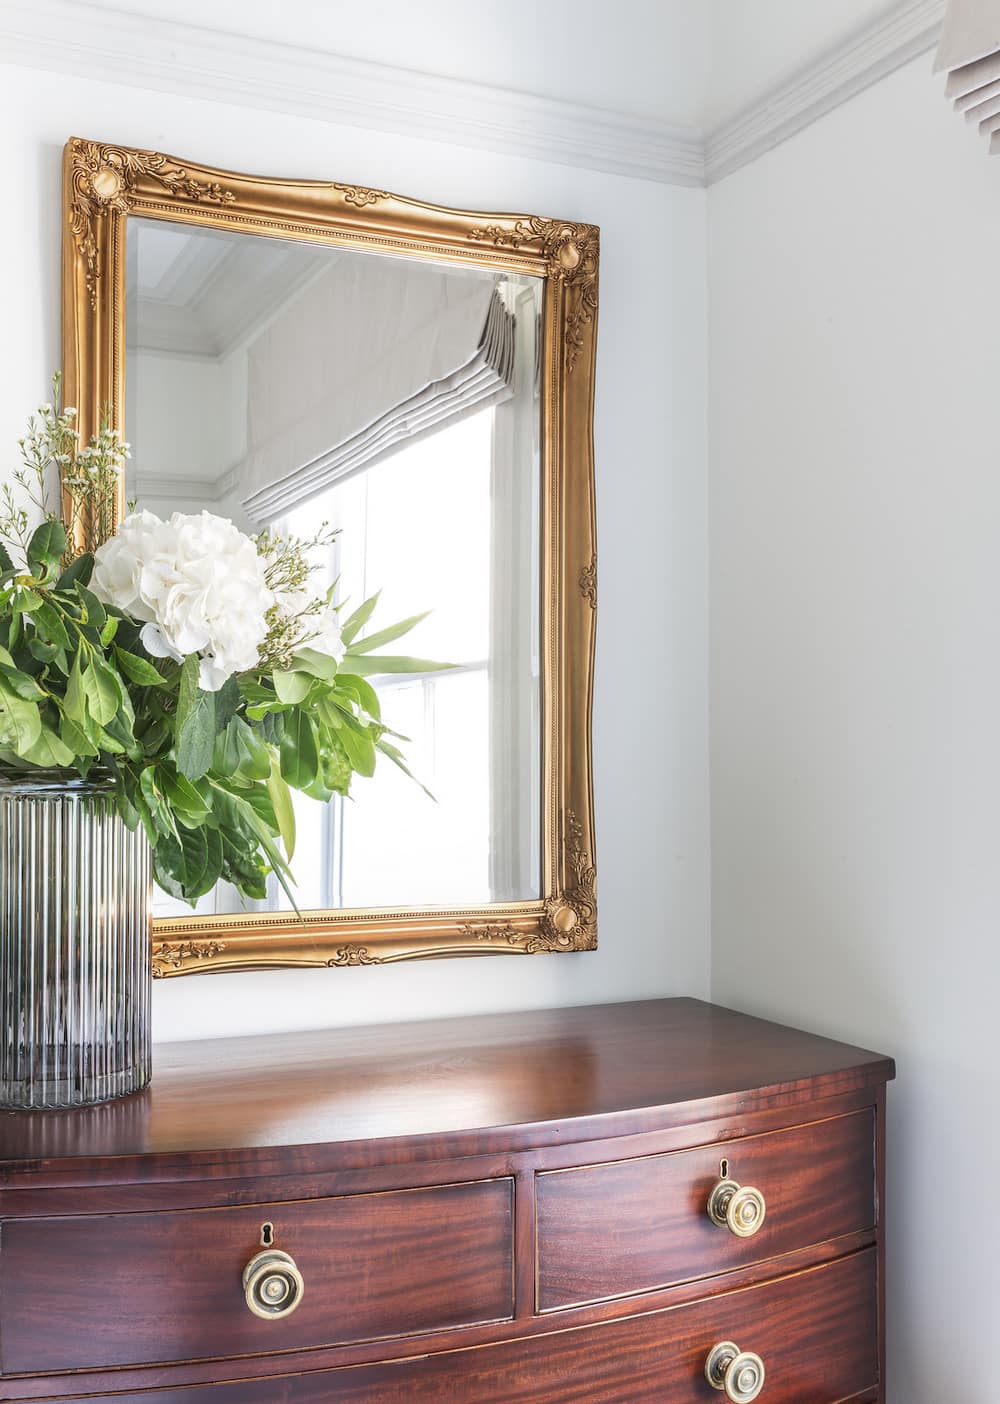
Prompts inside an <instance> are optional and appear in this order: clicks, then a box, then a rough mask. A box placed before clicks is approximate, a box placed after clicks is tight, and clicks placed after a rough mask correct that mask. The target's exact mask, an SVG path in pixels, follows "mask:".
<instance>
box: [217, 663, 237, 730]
mask: <svg viewBox="0 0 1000 1404" xmlns="http://www.w3.org/2000/svg"><path fill="white" fill-rule="evenodd" d="M242 701H243V697H242V695H241V693H240V685H239V683H238V682H237V681H236V679H235V677H230V678H227V679H226V681H225V682H224V683H223V684H222V686H221V687H220V688H219V690H218V692H217V693H216V694H215V729H216V731H217V732H218V731H222V730H223V728H224V727H226V726H228V725H229V721H230V719H231V718H232V717H235V715H236V713H237V712H238V711H239V709H240V704H241V702H242Z"/></svg>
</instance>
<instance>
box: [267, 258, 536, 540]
mask: <svg viewBox="0 0 1000 1404" xmlns="http://www.w3.org/2000/svg"><path fill="white" fill-rule="evenodd" d="M514 332H515V323H514V317H513V315H512V313H511V312H510V311H509V310H508V308H507V307H506V305H505V303H504V298H503V294H502V292H501V290H500V288H499V287H498V286H497V285H496V283H495V281H494V279H492V278H483V277H481V276H472V275H466V276H463V275H462V274H461V272H460V271H457V270H453V269H444V268H441V267H439V266H435V265H431V264H421V263H418V262H416V261H413V262H410V261H404V260H395V259H383V258H369V259H365V260H364V261H360V260H355V261H350V262H349V261H348V260H344V261H343V262H342V263H340V264H338V265H335V266H334V268H332V269H331V270H330V271H329V272H328V273H326V274H324V275H323V276H322V277H321V278H320V279H319V280H317V281H316V282H314V283H313V284H311V285H310V286H309V287H308V288H307V289H306V290H305V291H304V292H303V293H302V294H300V296H299V298H298V299H297V300H296V302H295V303H294V304H293V305H292V306H291V307H290V308H288V309H287V311H286V312H284V313H283V314H282V315H281V316H280V317H279V318H278V319H277V320H276V321H275V322H274V323H272V324H271V326H269V327H268V329H267V330H266V331H265V332H264V333H263V334H262V335H261V336H260V337H259V338H258V339H257V341H256V342H254V343H253V344H252V345H251V346H250V348H249V351H248V408H247V446H248V455H247V472H246V482H247V486H248V489H249V491H248V496H247V497H246V499H245V501H244V506H245V507H246V510H247V512H248V513H249V514H250V516H251V517H253V518H254V519H255V520H256V521H258V522H261V523H264V522H270V521H274V520H275V519H277V518H280V517H281V516H283V515H284V514H285V513H286V512H288V511H289V510H290V509H292V508H293V507H297V506H301V505H302V504H303V503H305V502H308V501H309V500H310V499H311V498H313V497H316V496H317V495H318V494H320V493H322V492H325V491H327V490H328V489H329V488H330V487H332V486H333V485H334V483H336V482H340V481H342V480H343V479H344V478H346V477H349V476H350V475H351V474H353V473H356V472H358V471H359V470H360V469H362V468H366V467H368V466H370V465H371V464H373V463H375V462H377V461H378V460H379V459H381V458H385V457H387V456H388V455H389V454H390V453H393V452H395V451H396V449H397V448H398V447H399V446H400V445H401V444H402V443H404V442H407V441H412V440H414V439H417V438H421V437H423V436H425V435H427V434H430V433H433V432H435V431H436V430H437V429H439V428H441V427H442V426H443V425H444V424H446V423H453V422H455V421H456V420H457V419H460V418H463V417H464V416H466V415H469V414H473V413H475V412H477V411H478V410H480V409H483V408H485V407H486V406H487V405H491V404H497V403H499V402H500V401H502V400H505V399H508V398H509V397H510V395H511V393H512V379H513V366H514Z"/></svg>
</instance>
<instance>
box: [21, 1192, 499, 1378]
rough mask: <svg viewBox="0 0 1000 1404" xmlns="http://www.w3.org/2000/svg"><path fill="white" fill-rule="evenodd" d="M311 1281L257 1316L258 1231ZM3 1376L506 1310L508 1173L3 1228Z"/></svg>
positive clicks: (384, 1331) (471, 1319)
mask: <svg viewBox="0 0 1000 1404" xmlns="http://www.w3.org/2000/svg"><path fill="white" fill-rule="evenodd" d="M265 1222H267V1223H270V1224H272V1225H273V1239H274V1246H275V1247H276V1248H278V1249H281V1250H283V1251H284V1252H286V1253H289V1254H290V1255H291V1256H292V1258H293V1259H294V1261H295V1263H296V1264H297V1266H298V1268H299V1270H300V1272H301V1274H302V1279H303V1283H304V1293H303V1296H302V1300H301V1304H300V1305H299V1306H298V1307H297V1309H296V1310H295V1311H294V1312H292V1313H291V1314H290V1315H288V1316H285V1317H282V1318H278V1319H273V1320H262V1319H260V1318H259V1317H257V1316H255V1315H254V1314H252V1313H251V1311H250V1309H249V1308H248V1306H247V1304H246V1300H245V1297H244V1288H243V1282H242V1274H243V1268H244V1266H245V1264H246V1263H247V1262H248V1261H249V1260H250V1259H251V1258H253V1257H254V1255H255V1254H256V1253H258V1252H259V1251H260V1246H261V1234H262V1226H263V1225H264V1223H265ZM0 1301H2V1302H3V1332H2V1337H0V1368H2V1370H3V1372H4V1373H5V1374H17V1373H42V1372H48V1371H54V1370H62V1369H81V1368H87V1367H101V1366H116V1365H137V1364H145V1363H156V1362H160V1361H163V1362H170V1361H178V1360H197V1359H204V1358H209V1357H225V1356H232V1355H253V1354H258V1353H268V1354H269V1353H272V1352H274V1351H286V1350H295V1349H302V1348H308V1347H312V1346H321V1345H333V1344H338V1343H346V1342H351V1341H361V1340H367V1339H371V1338H376V1337H389V1336H400V1335H408V1334H411V1333H415V1332H423V1331H433V1330H442V1329H447V1328H450V1327H457V1326H463V1325H470V1324H473V1323H477V1322H486V1321H497V1320H503V1319H506V1318H509V1317H510V1316H511V1315H512V1313H513V1182H512V1181H511V1180H510V1179H506V1178H504V1179H497V1180H485V1181H478V1182H474V1183H467V1184H454V1185H444V1186H439V1187H435V1188H432V1189H414V1190H396V1191H391V1192H387V1193H382V1194H361V1195H352V1196H347V1197H340V1198H330V1199H318V1200H300V1201H290V1202H286V1203H270V1204H258V1205H253V1206H249V1207H240V1208H232V1209H201V1210H187V1211H184V1212H157V1213H135V1214H109V1215H101V1216H86V1217H67V1218H48V1219H44V1218H39V1219H21V1220H14V1221H5V1222H4V1223H3V1224H2V1225H0Z"/></svg>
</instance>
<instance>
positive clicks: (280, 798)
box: [267, 756, 295, 862]
mask: <svg viewBox="0 0 1000 1404" xmlns="http://www.w3.org/2000/svg"><path fill="white" fill-rule="evenodd" d="M267 792H268V794H269V795H270V796H271V804H272V805H273V807H274V817H275V820H276V821H277V825H278V832H279V833H280V835H281V842H282V844H283V845H284V849H285V857H286V858H287V859H288V861H289V862H291V860H292V858H293V857H294V855H295V809H294V807H293V805H292V793H291V791H290V790H289V788H288V786H287V785H286V783H285V781H284V779H283V778H282V775H281V768H280V766H279V764H278V758H277V756H273V757H272V765H271V773H270V775H268V777H267Z"/></svg>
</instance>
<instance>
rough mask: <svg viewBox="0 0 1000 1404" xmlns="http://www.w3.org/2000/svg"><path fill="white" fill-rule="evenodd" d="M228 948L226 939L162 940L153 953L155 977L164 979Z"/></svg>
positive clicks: (213, 957) (212, 957) (220, 953)
mask: <svg viewBox="0 0 1000 1404" xmlns="http://www.w3.org/2000/svg"><path fill="white" fill-rule="evenodd" d="M225 949H226V943H225V942H224V941H161V942H159V943H158V944H157V946H156V950H155V952H154V954H153V978H154V980H159V979H162V978H163V976H164V975H168V974H170V972H171V971H172V970H182V969H183V968H184V967H185V966H187V965H192V964H194V965H196V964H197V963H198V962H199V961H201V960H214V959H215V957H216V956H219V955H222V953H223V951H225Z"/></svg>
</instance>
